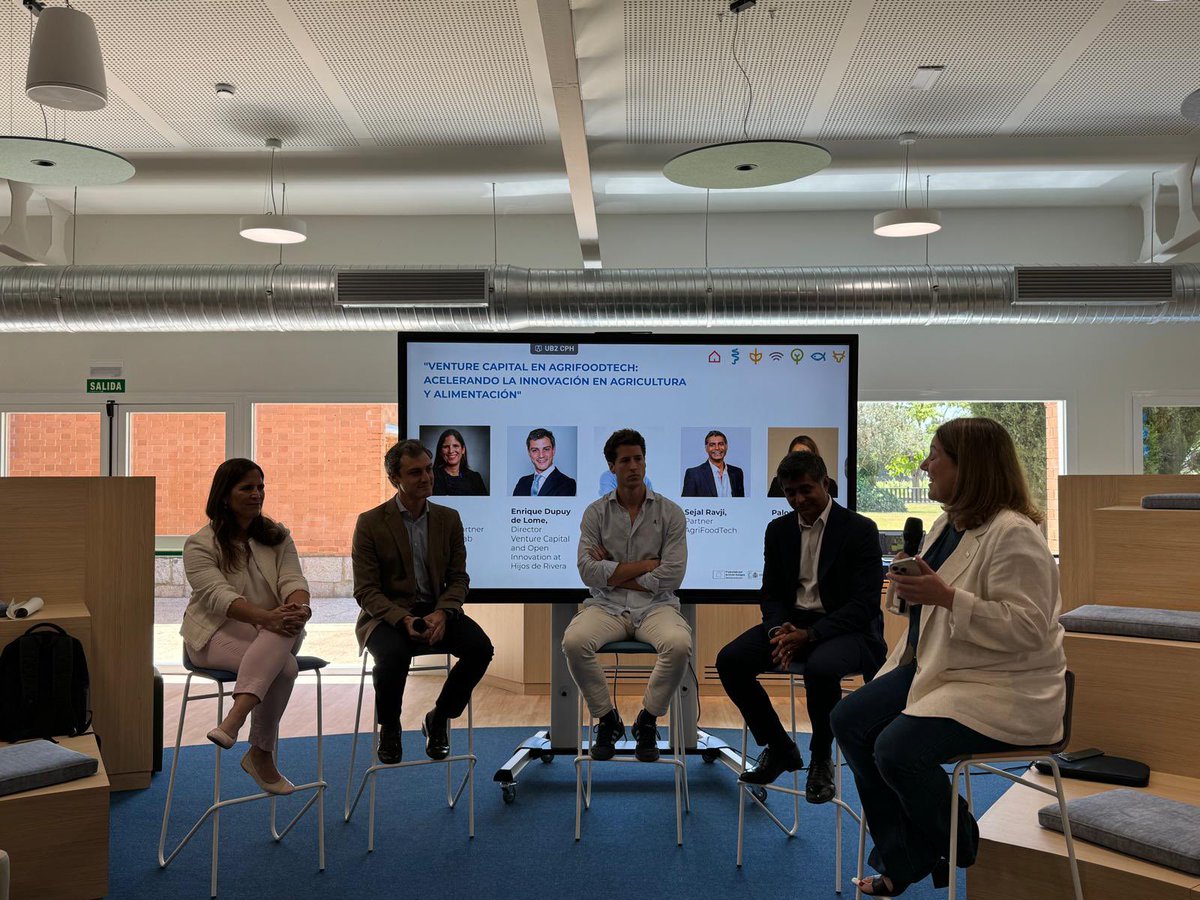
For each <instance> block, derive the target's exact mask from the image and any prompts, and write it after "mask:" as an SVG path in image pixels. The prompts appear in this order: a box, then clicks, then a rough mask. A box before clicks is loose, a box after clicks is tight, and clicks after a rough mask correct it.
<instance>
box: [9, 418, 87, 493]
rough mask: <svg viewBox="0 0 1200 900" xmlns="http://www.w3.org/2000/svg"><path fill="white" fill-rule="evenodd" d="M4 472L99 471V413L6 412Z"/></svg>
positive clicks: (28, 474)
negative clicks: (6, 454) (6, 470)
mask: <svg viewBox="0 0 1200 900" xmlns="http://www.w3.org/2000/svg"><path fill="white" fill-rule="evenodd" d="M6 421H7V425H8V428H7V435H8V437H7V440H8V448H7V451H8V474H9V475H10V476H13V477H43V476H54V475H56V476H95V475H99V474H100V413H98V412H96V413H87V412H83V413H42V412H35V413H9V414H8V416H7V417H6Z"/></svg>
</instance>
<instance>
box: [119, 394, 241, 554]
mask: <svg viewBox="0 0 1200 900" xmlns="http://www.w3.org/2000/svg"><path fill="white" fill-rule="evenodd" d="M129 419H130V423H129V442H130V448H129V450H130V453H129V457H130V458H129V461H130V471H129V474H130V475H153V476H154V478H155V483H154V533H155V534H191V533H192V532H194V531H199V530H200V529H201V528H202V527H203V526H204V524H205V523H206V522H207V521H208V519H207V518H206V517H205V515H204V506H205V504H206V503H207V502H208V491H209V489H210V488H211V487H212V479H213V473H214V472H216V470H217V466H219V465H220V464H221V463H223V462H224V461H225V413H220V412H202V413H192V412H178V413H177V412H139V413H133V414H131V415H130V417H129Z"/></svg>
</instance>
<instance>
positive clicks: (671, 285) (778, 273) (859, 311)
mask: <svg viewBox="0 0 1200 900" xmlns="http://www.w3.org/2000/svg"><path fill="white" fill-rule="evenodd" d="M475 271H478V270H475ZM1062 271H1070V272H1072V273H1083V274H1082V275H1077V274H1072V275H1071V278H1074V279H1076V282H1075V286H1074V287H1072V285H1071V284H1069V283H1068V284H1066V285H1063V284H1061V280H1060V283H1059V288H1060V289H1061V290H1063V291H1066V292H1067V293H1068V294H1070V292H1072V291H1074V292H1075V293H1074V294H1073V296H1078V297H1081V298H1085V299H1086V298H1088V297H1091V298H1092V299H1091V300H1090V302H1092V303H1094V302H1095V300H1096V299H1097V296H1098V293H1099V292H1100V287H1102V286H1103V282H1101V285H1100V286H1096V285H1095V284H1093V285H1092V287H1090V288H1089V287H1086V285H1085V281H1086V279H1087V278H1090V277H1092V273H1094V272H1096V271H1099V270H1093V269H1084V270H1059V269H1041V270H1035V269H1021V277H1022V279H1023V280H1024V279H1025V278H1027V277H1028V275H1029V274H1030V273H1038V272H1041V273H1056V272H1062ZM1139 271H1145V272H1149V273H1154V272H1160V273H1161V272H1168V273H1170V283H1171V286H1172V295H1173V299H1172V300H1171V301H1170V302H1167V303H1158V304H1157V305H1155V306H1122V305H1118V301H1116V300H1114V301H1113V303H1112V305H1100V306H1096V305H1059V304H1055V305H1053V306H1017V305H1014V300H1016V299H1017V297H1016V281H1017V278H1016V270H1014V269H1012V268H1010V267H1007V266H941V267H937V266H935V267H932V268H926V267H924V266H879V267H845V268H811V269H797V268H789V269H783V268H780V269H712V270H706V269H521V268H517V267H515V266H499V267H497V268H494V269H491V270H486V271H485V274H486V275H487V276H488V277H487V279H486V280H490V295H489V302H488V305H487V306H486V307H480V308H462V307H439V308H404V309H392V308H368V309H364V308H346V307H343V306H339V305H337V304H336V302H335V298H336V294H337V291H338V280H339V276H341V277H342V278H346V277H347V276H350V275H352V274H353V273H356V272H358V273H370V274H372V275H373V276H378V275H379V273H381V272H410V273H412V272H416V273H423V274H422V275H421V276H420V277H422V278H426V279H428V278H430V277H431V275H432V273H431V270H428V269H419V268H415V267H409V268H400V267H377V268H371V267H353V268H351V267H345V268H341V269H339V268H338V267H336V266H291V265H289V266H72V267H67V268H50V267H25V266H14V267H9V268H0V332H4V331H6V332H61V331H81V332H131V331H402V330H416V331H433V330H437V331H461V332H473V331H512V330H517V329H539V330H555V329H570V328H588V329H603V328H666V327H693V328H699V327H716V328H756V327H775V328H792V329H794V328H800V327H814V326H824V325H830V326H846V325H898V324H920V325H932V324H990V323H1024V324H1085V323H1092V322H1125V323H1132V322H1168V321H1169V322H1200V266H1194V265H1187V266H1175V267H1174V268H1173V269H1172V268H1170V267H1150V266H1147V267H1140V269H1139ZM451 274H452V275H453V274H454V273H453V272H452V273H451ZM1054 277H1056V278H1058V277H1060V276H1057V275H1056V276H1054ZM1152 277H1154V276H1153V274H1152ZM1157 277H1159V278H1163V277H1165V276H1162V275H1161V274H1160V275H1158V276H1157ZM1081 279H1082V280H1081ZM486 280H485V284H486ZM1080 291H1082V293H1080ZM1089 291H1091V292H1092V293H1088V292H1089ZM1109 299H1112V298H1109Z"/></svg>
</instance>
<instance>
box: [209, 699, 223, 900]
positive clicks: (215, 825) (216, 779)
mask: <svg viewBox="0 0 1200 900" xmlns="http://www.w3.org/2000/svg"><path fill="white" fill-rule="evenodd" d="M224 718H225V685H223V684H220V683H218V684H217V724H218V725H220V724H221V721H222V720H223V719H224ZM213 748H214V749H215V750H216V751H217V752H216V754H215V756H214V758H215V759H216V767H215V772H214V775H213V806H214V807H216V811H215V812H214V813H213V816H212V881H211V885H210V895H209V896H211V897H215V896H217V849H218V846H219V841H218V840H217V838H218V836H219V834H220V830H221V807H220V803H221V748H220V747H219V746H218V745H216V744H213Z"/></svg>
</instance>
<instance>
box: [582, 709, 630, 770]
mask: <svg viewBox="0 0 1200 900" xmlns="http://www.w3.org/2000/svg"><path fill="white" fill-rule="evenodd" d="M623 740H625V723H624V722H622V721H621V717H620V715H618V714H617V711H616V710H615V709H614V710H612V711H611V712H609V713H607V714H606V715H604V716H603V717H602V718H601V719H600V721H599V722H597V723H596V727H595V728H593V729H592V743H591V745H590V746H589V748H588V753H589V754H590V755H591V757H592V759H595V760H599V761H600V762H604V761H606V760H609V759H612V758H613V754H615V753H616V752H617V741H623Z"/></svg>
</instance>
